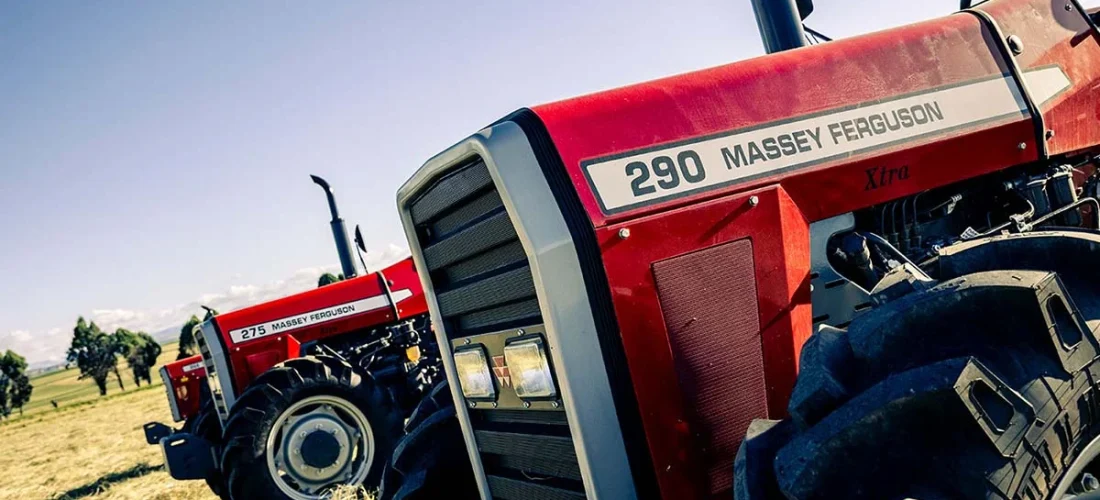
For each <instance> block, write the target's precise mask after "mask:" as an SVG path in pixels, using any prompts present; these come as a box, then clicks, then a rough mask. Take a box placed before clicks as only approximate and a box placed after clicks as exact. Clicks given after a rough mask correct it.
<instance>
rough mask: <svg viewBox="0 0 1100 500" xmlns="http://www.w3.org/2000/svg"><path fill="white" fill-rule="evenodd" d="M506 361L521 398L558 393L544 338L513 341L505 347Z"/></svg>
mask: <svg viewBox="0 0 1100 500" xmlns="http://www.w3.org/2000/svg"><path fill="white" fill-rule="evenodd" d="M504 362H505V363H506V364H507V365H508V371H509V373H510V374H511V376H512V383H513V384H514V385H515V388H516V395H517V396H519V397H521V398H549V397H554V396H557V395H558V388H557V387H555V386H554V377H553V376H551V375H550V360H549V359H548V358H547V357H546V349H544V348H543V342H542V338H531V339H523V340H518V341H516V342H512V343H511V344H508V345H507V346H505V347H504Z"/></svg>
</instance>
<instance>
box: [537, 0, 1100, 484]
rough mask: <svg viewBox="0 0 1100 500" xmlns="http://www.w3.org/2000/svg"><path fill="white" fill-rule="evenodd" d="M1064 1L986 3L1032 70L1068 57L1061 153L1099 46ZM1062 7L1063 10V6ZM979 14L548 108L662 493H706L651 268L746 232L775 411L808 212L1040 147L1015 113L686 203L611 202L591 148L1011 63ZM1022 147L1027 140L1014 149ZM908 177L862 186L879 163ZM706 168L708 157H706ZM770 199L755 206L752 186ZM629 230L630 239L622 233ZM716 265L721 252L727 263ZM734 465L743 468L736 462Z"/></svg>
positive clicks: (796, 317)
mask: <svg viewBox="0 0 1100 500" xmlns="http://www.w3.org/2000/svg"><path fill="white" fill-rule="evenodd" d="M1063 5H1064V3H1063V2H1050V1H1049V0H993V1H991V2H989V3H986V4H983V5H982V7H981V8H982V9H983V10H985V11H987V12H990V13H991V14H992V15H993V16H994V17H995V18H997V20H998V24H999V25H1000V26H1001V28H1002V30H1004V32H1005V34H1006V35H1008V34H1017V35H1018V36H1020V37H1021V38H1022V39H1023V41H1024V46H1025V52H1024V55H1022V56H1021V57H1019V58H1018V62H1019V63H1020V65H1021V66H1022V67H1023V68H1024V69H1028V68H1035V67H1039V66H1045V65H1050V64H1058V65H1059V66H1061V67H1062V68H1063V71H1065V72H1066V74H1067V75H1068V76H1069V77H1070V80H1071V82H1072V84H1073V87H1072V88H1071V89H1070V90H1069V91H1068V92H1066V93H1064V94H1063V95H1061V96H1059V97H1058V98H1056V99H1054V100H1052V101H1051V102H1048V103H1046V105H1045V106H1044V108H1043V111H1044V113H1043V114H1044V116H1045V117H1046V119H1047V122H1048V125H1049V127H1050V128H1051V129H1054V130H1055V137H1053V138H1052V139H1051V140H1050V141H1049V147H1050V150H1051V152H1052V153H1059V152H1069V151H1079V150H1082V149H1085V148H1091V147H1094V146H1095V145H1096V144H1098V143H1100V99H1098V98H1097V95H1100V94H1098V93H1097V92H1096V90H1095V89H1094V87H1095V86H1096V84H1097V79H1098V78H1100V71H1097V69H1098V68H1100V66H1098V64H1097V63H1098V57H1100V46H1098V44H1097V39H1096V37H1095V36H1094V35H1092V34H1091V33H1090V32H1087V31H1086V28H1087V27H1086V25H1085V23H1084V21H1083V20H1082V19H1081V18H1080V16H1079V15H1078V14H1076V13H1067V12H1065V11H1064V8H1063ZM1059 9H1061V11H1060V12H1059ZM1000 54H1001V53H1000V50H999V48H998V47H997V46H996V45H995V38H994V37H993V35H991V34H990V33H989V32H988V31H987V30H986V29H985V28H984V27H983V25H981V24H980V22H979V20H978V18H977V17H976V16H973V15H970V14H955V15H952V16H948V17H945V18H941V19H937V20H933V21H928V22H923V23H919V24H915V25H911V26H906V27H902V28H897V29H893V30H888V31H883V32H879V33H874V34H870V35H865V36H860V37H856V38H851V39H846V40H839V41H836V42H831V43H826V44H821V45H818V46H814V47H808V48H803V49H798V50H792V51H788V52H784V53H780V54H774V55H770V56H765V57H761V58H756V59H751V60H748V61H743V62H738V63H734V64H730V65H725V66H720V67H716V68H711V69H706V70H702V71H697V72H693V73H688V74H684V75H679V76H675V77H671V78H665V79H661V80H656V81H652V82H646V83H642V84H638V85H632V86H629V87H624V88H620V89H614V90H610V91H606V92H601V93H597V94H592V95H587V96H583V97H578V98H575V99H569V100H565V101H561V102H556V103H551V104H546V105H543V106H537V107H535V108H533V110H534V111H535V112H536V113H537V114H538V115H539V117H540V118H541V119H542V121H543V123H544V124H545V125H546V127H547V129H548V131H549V133H550V135H551V138H552V139H553V141H554V143H555V146H556V147H557V150H558V152H559V154H560V155H561V157H562V160H563V162H564V164H565V168H566V170H567V171H568V174H569V176H570V177H571V179H572V180H573V183H574V186H575V188H576V190H577V192H578V193H579V196H580V199H581V202H582V204H583V205H584V207H585V209H586V211H587V213H588V216H589V218H590V219H591V222H592V225H593V227H594V230H595V232H596V234H597V236H598V240H599V242H600V245H601V249H602V255H603V261H604V266H605V268H606V271H607V277H608V280H609V282H610V287H611V293H612V300H613V304H614V308H615V314H616V317H617V319H618V322H619V327H620V330H621V335H622V341H623V344H624V347H625V350H626V355H627V361H628V365H629V370H630V374H631V377H632V379H633V382H634V388H635V392H636V395H637V398H638V404H639V410H640V412H641V416H642V423H643V426H644V429H645V432H646V438H647V441H648V445H649V449H650V453H651V456H652V458H653V462H654V465H655V467H656V469H657V476H658V483H659V487H660V490H661V494H662V496H664V497H665V498H696V497H701V496H704V491H703V487H704V485H705V482H704V481H703V478H702V477H700V471H702V470H703V469H704V468H703V467H702V466H701V465H702V464H701V456H702V452H701V449H702V447H703V446H705V443H698V442H693V441H692V438H691V436H692V434H693V432H692V428H691V426H692V423H691V422H690V421H689V418H688V417H687V413H686V412H685V404H687V403H686V402H685V400H684V395H683V394H682V393H681V391H680V389H679V387H678V384H677V379H676V377H677V374H676V372H675V367H674V362H673V356H674V355H675V354H674V353H673V351H672V348H671V347H670V344H669V341H668V334H667V331H666V328H665V324H664V320H663V318H662V314H661V310H660V307H659V303H658V299H657V293H656V290H655V285H654V280H653V275H652V272H651V265H652V263H653V262H655V261H658V260H661V259H666V258H669V257H672V256H676V255H682V254H685V253H688V252H692V251H695V250H699V249H702V248H707V247H710V246H713V245H717V244H721V243H724V242H728V241H732V240H735V239H738V238H746V237H747V238H751V239H752V242H753V248H754V258H755V261H756V279H757V280H758V283H757V286H758V289H759V294H760V297H759V321H760V324H761V332H760V342H761V344H762V346H763V350H764V355H765V365H764V371H765V377H766V381H767V390H768V414H767V415H757V416H756V417H758V418H768V417H770V418H779V417H782V416H784V415H785V413H786V404H787V400H788V398H789V396H790V392H791V388H792V387H793V384H794V379H795V377H796V374H797V363H798V352H799V350H800V348H801V346H802V344H803V342H804V341H805V340H806V338H807V337H808V336H809V334H810V333H811V332H810V329H811V310H810V305H809V304H810V301H809V285H808V283H809V277H808V274H809V262H810V258H809V233H808V224H809V223H810V222H814V221H818V220H822V219H825V218H828V217H830V216H833V215H837V214H841V213H845V212H849V211H852V210H856V209H860V208H864V207H868V206H871V205H875V204H878V203H881V202H884V201H888V200H892V199H897V198H900V197H904V196H908V195H912V194H915V193H918V192H921V191H923V190H926V189H930V188H934V187H938V186H943V185H946V184H950V183H953V182H957V181H961V180H964V179H968V178H972V177H975V176H979V175H982V174H986V173H989V172H994V171H998V170H1002V169H1004V168H1007V167H1011V166H1015V165H1020V164H1023V163H1027V162H1031V161H1034V160H1036V159H1037V157H1038V156H1037V155H1038V154H1037V151H1038V148H1037V147H1036V146H1037V145H1036V144H1035V133H1034V128H1033V123H1032V121H1031V119H1030V118H1029V117H1026V116H1021V117H1018V118H1007V119H1004V120H1002V121H1000V122H994V123H987V124H984V125H980V126H976V127H973V128H969V129H964V130H959V131H956V132H952V133H948V134H944V135H940V136H936V137H931V138H926V139H918V140H914V141H911V142H908V143H904V144H901V145H897V146H893V147H891V148H886V149H880V150H876V151H873V152H869V153H863V154H860V155H858V156H854V157H850V158H846V159H840V160H834V161H832V162H830V163H824V164H820V165H817V166H815V167H813V168H812V169H805V170H799V171H794V172H788V173H785V174H781V175H775V176H773V177H771V178H764V179H757V180H753V181H749V182H745V183H742V184H738V185H733V186H727V187H724V188H721V189H715V190H711V191H706V192H703V193H697V194H693V195H691V196H687V197H684V198H680V199H675V200H669V201H662V202H659V203H657V204H654V205H650V206H646V207H641V208H636V209H632V210H628V211H625V212H622V213H617V214H615V215H613V216H609V215H606V214H604V213H602V212H601V210H600V208H599V204H598V202H597V201H596V198H595V196H594V194H593V193H592V192H591V190H590V187H589V184H588V182H587V180H586V178H585V176H584V173H583V172H582V170H581V167H580V165H581V163H582V162H583V161H585V160H589V159H594V158H600V157H604V156H608V155H613V154H619V153H625V152H629V151H633V150H637V149H641V148H647V147H653V146H660V145H662V144H671V143H674V142H678V141H684V140H689V139H692V138H696V137H700V136H704V135H709V134H715V133H721V132H728V131H733V130H738V129H742V128H746V127H751V126H754V125H760V124H764V123H769V122H774V121H779V120H784V119H789V118H793V117H798V116H803V115H808V114H813V113H817V112H823V111H828V110H831V109H837V108H843V107H847V106H853V105H857V104H860V103H866V102H869V101H875V100H879V99H885V98H890V97H895V96H898V95H902V94H907V93H911V92H917V91H925V90H929V89H933V88H936V87H941V86H945V85H951V84H958V83H964V82H969V81H974V80H978V79H982V78H986V77H991V76H994V75H1001V74H1007V73H1008V72H1009V70H1008V66H1007V65H1006V64H1005V63H1004V61H1003V60H1002V59H1001V55H1000ZM1021 143H1022V144H1024V148H1023V149H1021V148H1020V147H1019V145H1020V144H1021ZM901 166H907V167H908V169H909V178H908V179H906V180H905V181H904V182H896V183H893V184H891V185H890V186H887V187H882V188H879V189H874V190H865V189H864V188H865V182H866V176H865V171H866V170H867V169H869V168H872V167H885V168H896V167H901ZM708 168H709V167H708ZM751 195H755V196H757V197H758V200H759V204H758V205H757V206H756V207H753V208H749V205H748V202H747V200H748V197H749V196H751ZM623 227H629V228H630V230H631V233H630V234H631V236H630V238H628V239H626V240H622V239H620V238H619V237H618V236H617V232H618V230H619V229H620V228H623ZM716 265H720V263H716ZM731 473H732V471H731Z"/></svg>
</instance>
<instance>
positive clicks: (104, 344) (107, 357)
mask: <svg viewBox="0 0 1100 500" xmlns="http://www.w3.org/2000/svg"><path fill="white" fill-rule="evenodd" d="M117 352H118V350H117V345H116V344H115V342H114V341H113V339H112V337H111V335H109V334H107V333H104V332H103V331H102V330H100V329H99V327H98V326H96V324H95V322H94V321H93V322H91V323H87V322H85V321H84V318H83V317H80V318H78V319H77V320H76V327H74V328H73V341H72V344H70V345H69V351H68V353H67V354H66V356H67V359H68V360H69V361H71V362H73V363H76V366H77V368H79V369H80V378H81V379H84V378H91V379H92V380H94V381H95V384H96V386H97V387H99V395H101V396H105V395H106V394H107V377H108V376H110V374H111V373H112V372H114V374H115V378H117V379H118V386H119V388H120V389H125V387H124V386H123V385H122V375H120V374H119V373H118V358H117V357H116V354H117Z"/></svg>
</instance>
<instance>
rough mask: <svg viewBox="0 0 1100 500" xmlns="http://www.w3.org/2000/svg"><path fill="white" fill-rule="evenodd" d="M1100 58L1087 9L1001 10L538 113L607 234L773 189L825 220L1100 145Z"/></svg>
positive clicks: (1021, 1)
mask: <svg viewBox="0 0 1100 500" xmlns="http://www.w3.org/2000/svg"><path fill="white" fill-rule="evenodd" d="M1054 7H1057V8H1054ZM1036 13H1038V14H1036ZM990 20H992V21H995V22H991V21H990ZM997 29H999V31H996V30H997ZM1009 35H1012V36H1013V37H1014V38H1013V40H1012V41H1013V42H1014V43H1008V42H1006V41H1005V40H1006V37H1008V36H1009ZM1098 63H1100V45H1098V44H1097V36H1096V35H1092V34H1091V32H1090V29H1089V26H1088V25H1087V24H1086V22H1085V20H1084V18H1083V16H1082V15H1081V14H1080V13H1077V12H1070V11H1067V10H1065V9H1063V8H1062V4H1061V3H1058V4H1057V5H1055V3H1052V2H1049V1H1045V0H993V1H990V2H987V3H984V4H982V6H981V7H979V8H977V9H974V11H972V12H960V13H956V14H954V15H950V16H947V17H944V18H940V19H935V20H931V21H927V22H922V23H919V24H914V25H910V26H905V27H901V28H897V29H891V30H888V31H882V32H878V33H874V34H869V35H865V36H859V37H854V38H850V39H845V40H838V41H834V42H828V43H821V44H819V45H815V46H811V47H805V48H800V49H795V50H789V51H785V52H780V53H776V54H772V55H767V56H763V57H759V58H755V59H751V60H747V61H743V62H737V63H733V64H728V65H725V66H719V67H716V68H711V69H706V70H702V71H696V72H693V73H687V74H683V75H678V76H673V77H670V78H664V79H661V80H655V81H651V82H647V83H642V84H638V85H631V86H628V87H623V88H619V89H614V90H610V91H606V92H600V93H596V94H591V95H587V96H583V97H578V98H574V99H569V100H565V101H560V102H556V103H551V104H546V105H542V106H537V107H534V108H532V110H533V111H534V113H535V114H537V116H538V118H539V119H540V120H541V122H542V123H543V124H544V125H545V128H546V129H547V131H548V133H549V135H550V137H551V138H552V140H553V144H554V146H555V147H556V149H557V152H558V154H559V155H560V157H561V160H562V162H563V164H564V168H565V169H566V170H567V172H568V175H569V178H570V179H571V180H572V182H573V184H574V185H575V188H576V190H577V192H578V193H579V196H580V199H581V202H582V203H583V205H584V208H585V209H586V211H587V213H588V215H589V217H590V218H591V220H592V222H593V224H594V225H595V226H596V227H600V226H603V225H606V224H608V223H609V222H615V221H620V220H624V219H629V218H634V217H637V216H640V215H643V214H647V213H652V212H654V211H656V210H663V209H668V208H671V207H675V206H681V205H685V204H691V203H694V202H697V201H699V200H700V199H705V198H714V197H719V196H722V195H725V194H730V193H733V192H741V191H746V190H751V189H754V188H756V187H760V186H763V185H768V184H774V183H779V184H781V185H782V187H783V188H784V189H785V190H786V191H787V192H788V193H789V195H790V196H791V198H792V199H793V200H794V201H795V203H796V204H797V205H798V206H799V207H800V208H801V210H802V212H803V213H804V214H805V215H806V216H807V218H808V219H809V220H810V221H813V220H820V219H822V218H825V217H829V216H832V215H835V214H839V213H844V212H846V211H849V210H851V209H852V208H853V205H854V203H853V201H852V200H853V198H854V197H853V194H859V195H860V196H859V198H860V200H859V204H861V205H866V204H867V203H868V198H867V197H868V196H869V197H871V198H874V199H877V200H879V201H885V200H889V199H894V198H898V197H901V196H905V195H908V194H912V193H915V192H919V191H922V190H925V189H929V188H932V187H936V186H939V185H943V184H945V183H946V182H948V181H949V180H957V168H964V169H965V170H966V171H967V173H968V176H977V175H981V174H984V173H987V172H990V171H993V170H996V169H998V168H1001V167H1003V166H1004V165H1013V164H1022V163H1027V162H1030V161H1034V160H1036V159H1038V158H1040V157H1042V156H1045V155H1055V154H1060V153H1066V152H1071V151H1076V150H1080V149H1082V148H1084V147H1087V145H1089V144H1096V143H1097V142H1100V120H1097V119H1096V116H1095V115H1096V110H1095V109H1092V108H1090V107H1088V105H1087V102H1088V99H1087V98H1086V94H1087V93H1088V92H1090V91H1091V90H1090V89H1092V88H1094V85H1095V84H1096V80H1097V77H1098V76H1100V70H1098V69H1097V68H1100V64H1098ZM1016 72H1018V73H1019V75H1021V77H1018V76H1017V75H1016V74H1015V73H1016ZM1032 106H1033V107H1034V109H1041V111H1042V112H1041V113H1034V112H1033V111H1032V109H1033V108H1032ZM1039 115H1041V119H1040V116H1039ZM1047 131H1053V132H1054V133H1050V132H1047ZM872 202H873V201H872Z"/></svg>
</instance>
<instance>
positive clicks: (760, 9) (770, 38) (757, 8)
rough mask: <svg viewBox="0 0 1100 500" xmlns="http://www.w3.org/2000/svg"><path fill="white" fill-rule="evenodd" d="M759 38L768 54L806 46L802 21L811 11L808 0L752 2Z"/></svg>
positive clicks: (762, 0) (756, 0)
mask: <svg viewBox="0 0 1100 500" xmlns="http://www.w3.org/2000/svg"><path fill="white" fill-rule="evenodd" d="M752 10H753V12H754V13H756V25H757V26H758V27H759V28H760V38H761V39H762V40H763V41H764V49H765V50H767V51H768V53H769V54H771V53H774V52H781V51H784V50H788V49H796V48H798V47H802V46H804V45H806V32H805V31H803V29H802V20H803V19H805V18H806V16H808V15H810V12H812V11H813V2H812V1H809V0H752Z"/></svg>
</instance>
